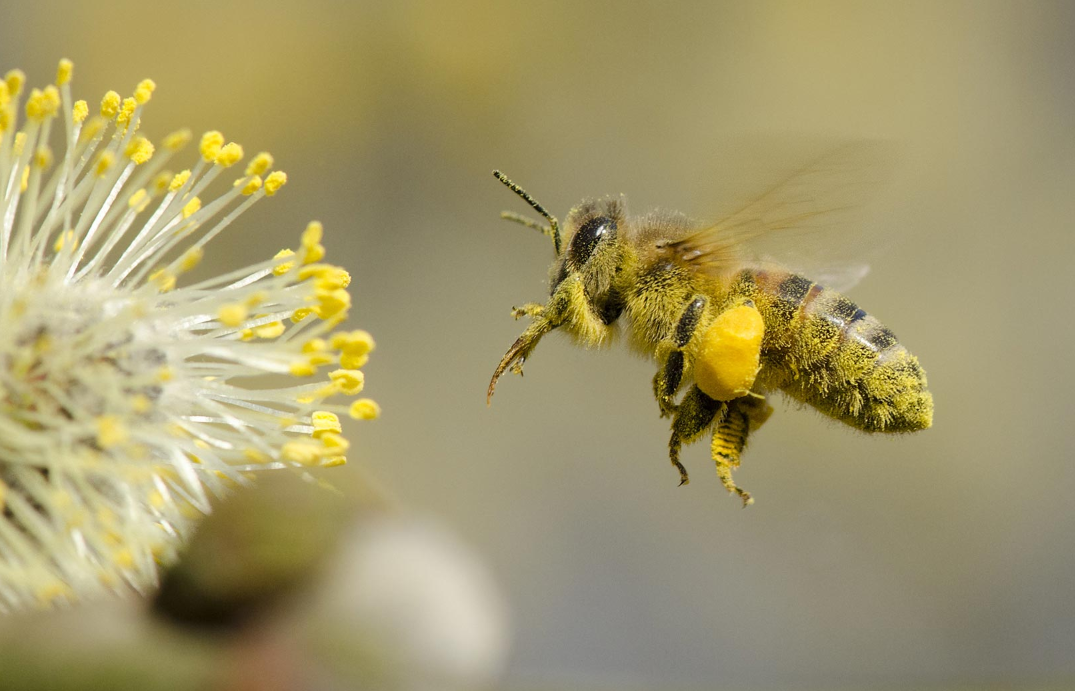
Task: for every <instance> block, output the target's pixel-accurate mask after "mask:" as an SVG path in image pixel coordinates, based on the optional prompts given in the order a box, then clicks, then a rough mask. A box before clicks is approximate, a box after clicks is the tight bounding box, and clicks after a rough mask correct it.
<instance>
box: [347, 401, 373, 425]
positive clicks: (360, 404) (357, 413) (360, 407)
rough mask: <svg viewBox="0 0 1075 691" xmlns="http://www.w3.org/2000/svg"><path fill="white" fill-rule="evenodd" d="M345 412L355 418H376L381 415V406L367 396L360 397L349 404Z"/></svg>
mask: <svg viewBox="0 0 1075 691" xmlns="http://www.w3.org/2000/svg"><path fill="white" fill-rule="evenodd" d="M347 414H348V415H350V416H351V417H353V418H354V419H356V420H376V419H377V418H379V417H380V416H381V406H379V405H377V402H376V401H374V400H372V399H369V398H360V399H358V400H357V401H355V402H354V403H352V404H351V407H350V408H348V409H347Z"/></svg>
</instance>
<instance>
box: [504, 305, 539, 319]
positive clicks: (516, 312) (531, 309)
mask: <svg viewBox="0 0 1075 691" xmlns="http://www.w3.org/2000/svg"><path fill="white" fill-rule="evenodd" d="M544 313H545V305H542V304H539V303H536V302H528V303H526V304H525V305H523V306H522V307H512V308H511V316H512V317H514V318H516V319H522V318H523V317H530V318H531V319H534V318H536V317H540V316H541V315H543V314H544Z"/></svg>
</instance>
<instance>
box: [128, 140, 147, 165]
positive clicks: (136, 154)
mask: <svg viewBox="0 0 1075 691" xmlns="http://www.w3.org/2000/svg"><path fill="white" fill-rule="evenodd" d="M153 151H154V149H153V143H152V142H150V141H149V140H148V139H146V138H145V137H135V138H134V139H132V140H131V143H130V144H128V145H127V150H126V151H125V152H124V153H126V154H127V157H128V158H130V159H131V160H132V161H134V163H135V165H142V164H143V163H145V162H146V161H148V160H149V159H151V158H153Z"/></svg>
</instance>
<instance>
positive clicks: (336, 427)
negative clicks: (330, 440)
mask: <svg viewBox="0 0 1075 691" xmlns="http://www.w3.org/2000/svg"><path fill="white" fill-rule="evenodd" d="M310 420H311V422H312V423H313V426H314V431H313V438H314V439H319V438H320V437H321V435H323V434H325V433H326V432H335V433H337V434H339V433H340V432H342V431H343V428H342V427H341V426H340V418H339V417H337V416H336V414H335V413H330V412H328V411H326V410H318V411H315V412H314V414H313V415H311V416H310Z"/></svg>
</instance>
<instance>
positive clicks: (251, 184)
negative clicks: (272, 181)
mask: <svg viewBox="0 0 1075 691" xmlns="http://www.w3.org/2000/svg"><path fill="white" fill-rule="evenodd" d="M244 182H245V183H246V184H245V185H243V183H244ZM235 184H236V186H238V185H243V189H242V194H243V196H244V197H249V196H250V195H252V194H253V193H255V192H257V191H258V190H260V189H261V184H262V181H261V178H260V177H258V176H257V175H255V176H254V177H252V178H249V179H247V178H239V179H238V180H236V181H235Z"/></svg>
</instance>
